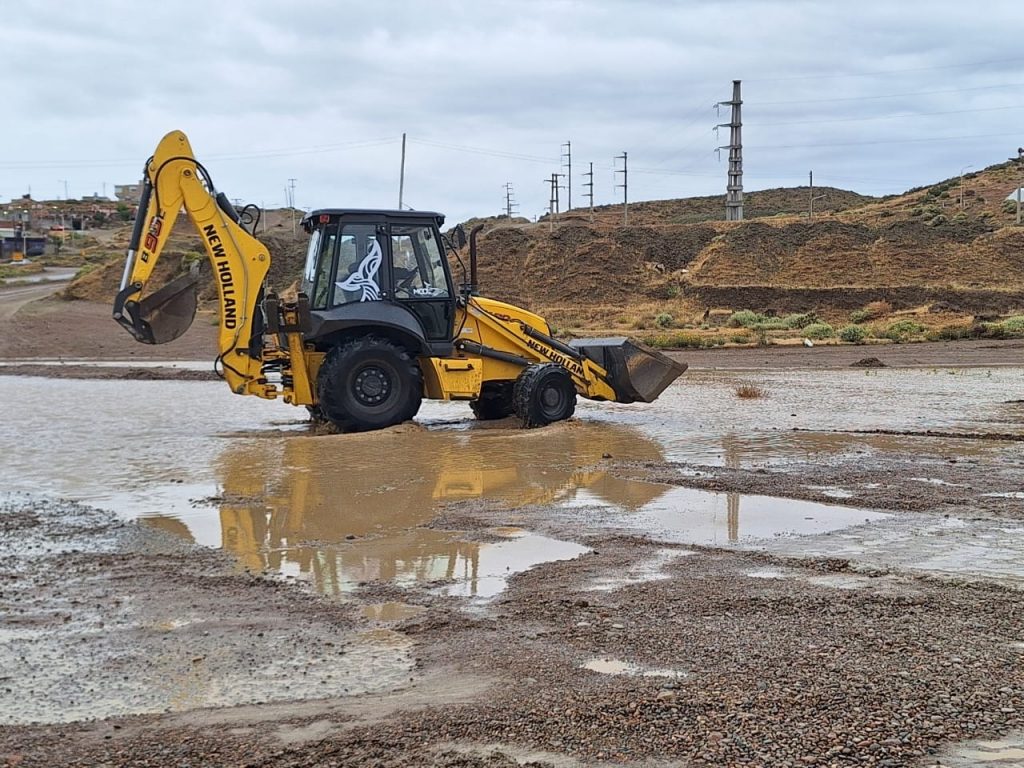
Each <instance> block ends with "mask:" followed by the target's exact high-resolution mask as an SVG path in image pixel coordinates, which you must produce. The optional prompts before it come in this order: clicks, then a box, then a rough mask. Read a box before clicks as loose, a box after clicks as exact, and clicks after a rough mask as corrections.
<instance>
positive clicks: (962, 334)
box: [925, 325, 985, 341]
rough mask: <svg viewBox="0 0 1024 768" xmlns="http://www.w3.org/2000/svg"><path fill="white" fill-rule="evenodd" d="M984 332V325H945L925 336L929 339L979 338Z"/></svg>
mask: <svg viewBox="0 0 1024 768" xmlns="http://www.w3.org/2000/svg"><path fill="white" fill-rule="evenodd" d="M984 332H985V327H984V326H983V325H980V326H973V325H944V326H942V327H941V328H936V329H934V330H931V331H928V332H927V333H926V334H925V338H926V339H928V341H956V340H957V339H974V338H978V337H979V336H981V335H982V334H983V333H984Z"/></svg>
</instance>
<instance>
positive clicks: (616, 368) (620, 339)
mask: <svg viewBox="0 0 1024 768" xmlns="http://www.w3.org/2000/svg"><path fill="white" fill-rule="evenodd" d="M569 343H570V345H571V346H573V347H575V348H576V349H578V350H579V351H580V352H582V353H583V354H584V355H585V356H586V357H589V358H590V359H591V360H593V361H594V362H595V363H597V364H598V365H600V366H601V367H602V368H604V369H605V370H606V371H608V377H609V379H610V381H609V383H610V384H611V386H612V389H614V390H615V395H616V402H619V403H636V402H641V403H653V402H654V401H655V400H657V399H658V396H659V395H660V394H661V393H662V392H664V391H665V389H666V388H667V387H668V385H669V384H671V383H672V382H673V381H675V380H676V379H678V378H679V377H680V376H681V375H682V374H683V372H684V371H685V370H686V363H677V362H676V361H675V360H672V359H671V358H669V357H667V356H665V355H663V354H661V352H658V351H656V350H653V349H651V348H650V347H646V346H644V345H643V344H641V343H640V342H638V341H633V340H631V339H627V338H626V337H625V336H613V337H610V338H606V339H576V340H575V341H571V342H569Z"/></svg>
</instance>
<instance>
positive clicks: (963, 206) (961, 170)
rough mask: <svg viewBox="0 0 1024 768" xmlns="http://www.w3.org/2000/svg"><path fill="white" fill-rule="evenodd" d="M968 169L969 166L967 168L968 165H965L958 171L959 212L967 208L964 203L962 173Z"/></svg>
mask: <svg viewBox="0 0 1024 768" xmlns="http://www.w3.org/2000/svg"><path fill="white" fill-rule="evenodd" d="M970 167H971V166H969V165H965V166H964V167H963V168H961V169H960V210H961V211H962V210H963V209H964V208H966V207H967V205H966V202H965V201H964V171H966V170H967V169H968V168H970Z"/></svg>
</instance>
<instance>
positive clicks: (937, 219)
mask: <svg viewBox="0 0 1024 768" xmlns="http://www.w3.org/2000/svg"><path fill="white" fill-rule="evenodd" d="M947 221H948V219H946V217H945V216H943V215H942V214H941V213H940V214H939V215H938V216H933V217H932V218H930V219H928V221H927V222H926V223H927V224H928V226H929V227H941V226H942V225H943V224H945V223H946V222H947Z"/></svg>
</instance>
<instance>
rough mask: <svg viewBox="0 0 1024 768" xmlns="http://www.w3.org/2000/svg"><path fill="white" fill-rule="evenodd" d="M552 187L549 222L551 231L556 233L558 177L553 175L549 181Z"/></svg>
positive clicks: (549, 201) (549, 202)
mask: <svg viewBox="0 0 1024 768" xmlns="http://www.w3.org/2000/svg"><path fill="white" fill-rule="evenodd" d="M548 184H549V185H550V193H551V194H550V198H549V200H548V221H549V222H550V225H551V231H552V232H554V231H555V206H556V205H557V198H558V175H557V174H554V173H552V174H551V178H550V179H548Z"/></svg>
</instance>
